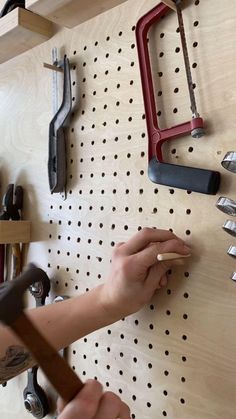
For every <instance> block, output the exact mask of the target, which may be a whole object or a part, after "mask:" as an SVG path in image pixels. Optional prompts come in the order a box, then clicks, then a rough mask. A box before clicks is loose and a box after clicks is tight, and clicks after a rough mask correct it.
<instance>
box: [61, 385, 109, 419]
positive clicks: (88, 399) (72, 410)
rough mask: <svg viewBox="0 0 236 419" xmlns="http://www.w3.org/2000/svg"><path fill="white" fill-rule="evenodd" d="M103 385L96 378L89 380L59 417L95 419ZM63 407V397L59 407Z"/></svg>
mask: <svg viewBox="0 0 236 419" xmlns="http://www.w3.org/2000/svg"><path fill="white" fill-rule="evenodd" d="M102 392H103V391H102V385H101V384H100V383H99V382H97V381H95V380H88V381H87V383H86V384H85V386H84V387H83V389H82V390H81V391H80V392H79V393H78V394H77V396H76V397H75V398H74V399H73V400H72V401H71V402H70V403H68V404H67V405H66V407H65V408H64V409H63V411H62V413H61V414H60V415H59V417H58V419H80V418H81V419H93V418H94V415H95V414H96V412H97V410H98V406H99V403H100V399H101V397H102ZM61 408H63V403H62V401H61V399H59V401H58V409H59V411H61V410H60V409H61Z"/></svg>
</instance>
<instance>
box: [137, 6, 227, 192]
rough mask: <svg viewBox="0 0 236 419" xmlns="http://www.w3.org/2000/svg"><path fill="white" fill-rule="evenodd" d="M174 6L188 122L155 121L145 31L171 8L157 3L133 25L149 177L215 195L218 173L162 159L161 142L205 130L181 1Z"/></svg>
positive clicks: (181, 187) (156, 180)
mask: <svg viewBox="0 0 236 419" xmlns="http://www.w3.org/2000/svg"><path fill="white" fill-rule="evenodd" d="M173 5H174V3H173ZM175 8H176V11H177V15H178V21H179V29H180V36H181V42H182V49H183V55H184V61H185V68H186V74H187V82H188V88H189V95H190V102H191V110H192V118H191V120H190V121H188V122H184V123H182V124H178V125H175V126H172V127H170V128H165V129H160V128H159V125H158V120H157V109H156V103H155V94H154V86H153V78H152V70H151V63H150V56H149V49H148V32H149V30H150V28H151V27H152V26H153V25H154V24H156V23H158V22H159V21H160V19H161V18H162V17H163V16H165V15H166V13H168V12H170V11H171V7H169V6H167V5H166V4H164V3H160V4H158V5H157V6H155V7H154V8H153V9H152V10H151V11H149V12H148V13H147V14H145V15H144V16H143V17H141V18H140V19H139V21H138V23H137V26H136V39H137V48H138V57H139V64H140V72H141V81H142V88H143V98H144V106H145V114H146V123H147V131H148V142H149V146H148V159H149V165H148V176H149V178H150V180H151V181H152V182H154V183H158V184H161V185H167V186H171V187H176V188H180V189H186V190H190V191H195V192H200V193H204V194H212V195H214V194H216V192H217V190H218V188H219V184H220V173H219V172H216V171H212V170H206V169H199V168H195V167H187V166H180V165H175V164H170V163H166V162H164V161H163V156H162V145H163V143H164V142H166V141H169V140H172V139H176V138H178V137H182V136H183V135H188V134H191V135H192V137H193V138H200V137H201V136H202V135H203V133H204V131H203V120H202V118H201V117H200V116H199V113H198V111H197V106H196V100H195V95H194V90H193V82H192V76H191V70H190V64H189V57H188V51H187V43H186V37H185V32H184V25H183V18H182V12H181V9H180V1H178V2H177V3H176V5H175Z"/></svg>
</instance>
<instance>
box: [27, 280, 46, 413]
mask: <svg viewBox="0 0 236 419" xmlns="http://www.w3.org/2000/svg"><path fill="white" fill-rule="evenodd" d="M29 290H30V293H31V294H32V296H33V297H34V299H35V303H36V307H41V306H43V305H44V304H45V300H46V297H47V296H48V295H49V291H50V279H49V278H48V277H47V275H46V274H45V273H44V274H43V275H42V278H41V281H38V282H35V283H33V284H32V285H30V287H29ZM23 398H24V405H25V408H26V410H27V411H28V412H29V413H31V414H32V415H33V416H34V417H35V418H37V419H43V418H44V417H45V416H46V415H48V413H49V403H48V398H47V395H46V393H45V391H44V390H43V389H42V387H41V386H40V385H39V384H38V365H35V366H34V367H32V368H30V369H28V371H27V385H26V387H25V389H24V391H23Z"/></svg>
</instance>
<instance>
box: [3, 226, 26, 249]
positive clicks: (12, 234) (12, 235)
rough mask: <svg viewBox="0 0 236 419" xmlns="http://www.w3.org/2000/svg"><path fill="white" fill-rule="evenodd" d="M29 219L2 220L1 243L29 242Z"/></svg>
mask: <svg viewBox="0 0 236 419" xmlns="http://www.w3.org/2000/svg"><path fill="white" fill-rule="evenodd" d="M30 227H31V223H30V222H29V221H0V243H1V244H6V243H8V244H9V243H12V244H14V243H29V242H30Z"/></svg>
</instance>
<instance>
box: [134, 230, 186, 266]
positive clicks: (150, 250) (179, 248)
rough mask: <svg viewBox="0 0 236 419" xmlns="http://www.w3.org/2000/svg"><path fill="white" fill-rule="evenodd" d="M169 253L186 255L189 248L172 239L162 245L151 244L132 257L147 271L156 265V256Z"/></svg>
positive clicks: (181, 242) (180, 241)
mask: <svg viewBox="0 0 236 419" xmlns="http://www.w3.org/2000/svg"><path fill="white" fill-rule="evenodd" d="M171 252H174V253H180V254H181V255H187V254H189V253H190V248H189V247H188V246H186V245H185V244H184V242H183V241H182V240H179V239H177V238H174V239H171V240H167V241H165V242H163V243H155V244H152V245H150V246H148V247H146V248H145V249H143V250H142V251H140V252H138V253H136V254H135V255H133V256H132V257H133V258H136V259H137V263H140V264H142V266H143V267H144V268H146V269H148V268H149V267H151V266H152V265H154V264H155V263H157V255H158V254H161V253H171ZM159 263H160V262H159Z"/></svg>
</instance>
